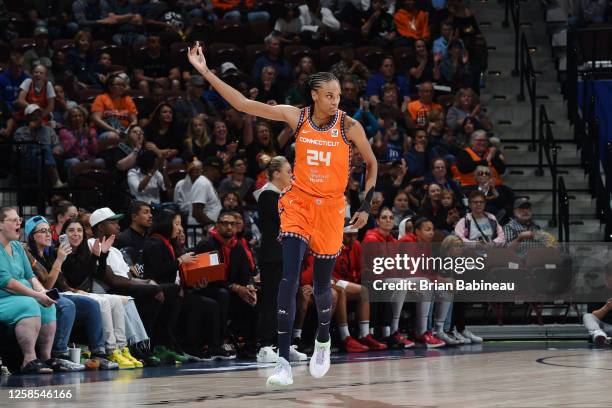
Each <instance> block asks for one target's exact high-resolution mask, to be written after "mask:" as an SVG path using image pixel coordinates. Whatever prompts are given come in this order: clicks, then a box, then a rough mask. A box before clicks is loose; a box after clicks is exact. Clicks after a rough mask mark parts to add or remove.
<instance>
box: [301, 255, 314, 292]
mask: <svg viewBox="0 0 612 408" xmlns="http://www.w3.org/2000/svg"><path fill="white" fill-rule="evenodd" d="M313 265H314V256H312V254H308V255H306V256H304V260H303V261H302V273H301V275H300V286H305V285H310V286H312V269H313Z"/></svg>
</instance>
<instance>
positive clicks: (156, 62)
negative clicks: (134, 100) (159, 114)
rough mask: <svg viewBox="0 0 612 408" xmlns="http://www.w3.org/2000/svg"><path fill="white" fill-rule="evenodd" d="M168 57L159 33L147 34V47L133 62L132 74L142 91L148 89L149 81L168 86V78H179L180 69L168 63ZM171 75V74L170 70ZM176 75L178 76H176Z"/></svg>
mask: <svg viewBox="0 0 612 408" xmlns="http://www.w3.org/2000/svg"><path fill="white" fill-rule="evenodd" d="M169 61H170V58H168V55H166V52H165V51H162V48H161V39H160V37H159V35H156V34H153V35H149V37H148V38H147V47H146V49H145V50H144V52H142V54H140V56H139V57H137V58H136V61H135V63H134V67H138V68H134V71H133V74H134V77H135V78H136V81H138V87H139V88H140V89H141V90H143V91H148V89H149V83H151V82H157V83H158V84H160V85H162V86H164V88H168V86H169V84H170V80H172V79H180V71H179V70H178V67H177V66H173V64H172V63H169ZM171 70H172V71H173V72H172V74H173V75H172V76H171V72H170V71H171ZM177 75H178V76H177Z"/></svg>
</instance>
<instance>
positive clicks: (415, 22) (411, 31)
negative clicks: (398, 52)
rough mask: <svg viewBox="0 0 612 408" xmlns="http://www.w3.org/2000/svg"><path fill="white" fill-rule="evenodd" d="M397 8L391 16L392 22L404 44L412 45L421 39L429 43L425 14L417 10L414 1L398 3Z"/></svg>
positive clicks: (427, 23) (427, 19)
mask: <svg viewBox="0 0 612 408" xmlns="http://www.w3.org/2000/svg"><path fill="white" fill-rule="evenodd" d="M398 6H399V7H398V10H397V11H396V12H395V14H394V15H393V22H394V23H395V26H396V28H397V32H398V34H399V35H400V36H402V37H403V38H404V44H405V45H412V44H414V42H415V41H416V40H421V39H422V40H425V41H429V17H428V16H427V13H426V12H424V11H421V10H419V9H417V7H416V1H415V0H403V1H399V2H398ZM404 44H402V45H404Z"/></svg>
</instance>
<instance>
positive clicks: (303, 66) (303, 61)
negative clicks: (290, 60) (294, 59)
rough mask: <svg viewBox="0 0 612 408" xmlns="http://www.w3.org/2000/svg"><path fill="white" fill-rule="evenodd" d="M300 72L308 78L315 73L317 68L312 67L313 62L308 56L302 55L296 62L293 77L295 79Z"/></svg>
mask: <svg viewBox="0 0 612 408" xmlns="http://www.w3.org/2000/svg"><path fill="white" fill-rule="evenodd" d="M302 72H305V73H306V74H308V76H310V75H312V74H315V73H316V72H318V71H317V67H315V65H314V61H313V60H312V58H311V57H309V56H308V55H304V56H303V57H302V58H300V60H299V61H298V63H297V65H296V66H295V68H294V69H293V76H294V77H297V76H298V75H299V74H301V73H302Z"/></svg>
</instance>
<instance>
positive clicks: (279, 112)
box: [188, 43, 300, 130]
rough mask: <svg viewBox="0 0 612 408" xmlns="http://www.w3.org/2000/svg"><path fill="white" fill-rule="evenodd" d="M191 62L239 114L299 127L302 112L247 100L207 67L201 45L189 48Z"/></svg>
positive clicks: (297, 109) (293, 108)
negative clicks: (242, 113)
mask: <svg viewBox="0 0 612 408" xmlns="http://www.w3.org/2000/svg"><path fill="white" fill-rule="evenodd" d="M188 57H189V62H190V63H191V65H193V66H194V68H195V69H196V70H197V71H198V72H199V73H200V74H201V75H202V76H203V77H204V78H205V79H206V80H207V81H208V82H209V83H210V85H211V86H212V87H213V88H214V89H215V90H216V91H217V92H219V94H220V95H221V96H222V97H223V99H225V100H226V101H227V102H228V103H229V104H230V105H231V106H232V107H234V108H235V109H236V110H237V111H239V112H244V113H248V114H249V115H252V116H259V117H262V118H266V119H270V120H276V121H280V122H286V123H288V124H289V126H291V128H292V129H294V130H295V128H296V127H297V125H298V121H299V118H300V110H299V108H296V107H295V106H290V105H275V106H271V105H268V104H265V103H261V102H257V101H253V100H250V99H248V98H246V97H245V96H244V95H242V94H241V93H240V92H239V91H237V90H236V89H234V88H232V87H231V86H230V85H228V84H226V83H225V82H223V81H222V80H221V79H220V78H219V77H218V76H216V75H215V74H214V73H213V72H212V71H211V70H210V69H208V67H207V66H206V60H205V59H204V53H203V51H202V47H201V46H200V44H199V43H196V45H195V47H193V48H189V51H188Z"/></svg>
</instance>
